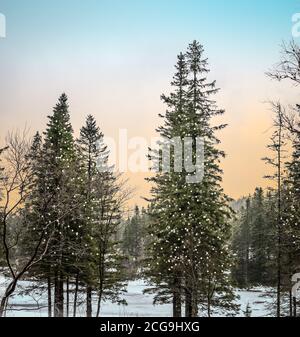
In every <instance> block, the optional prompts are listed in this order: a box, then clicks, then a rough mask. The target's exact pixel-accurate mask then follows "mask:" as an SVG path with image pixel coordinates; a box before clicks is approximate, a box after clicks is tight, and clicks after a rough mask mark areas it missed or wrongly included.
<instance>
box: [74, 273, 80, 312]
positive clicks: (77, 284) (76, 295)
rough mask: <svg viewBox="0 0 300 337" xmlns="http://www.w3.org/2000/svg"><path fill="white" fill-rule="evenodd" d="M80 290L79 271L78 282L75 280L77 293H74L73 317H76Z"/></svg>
mask: <svg viewBox="0 0 300 337" xmlns="http://www.w3.org/2000/svg"><path fill="white" fill-rule="evenodd" d="M78 288H79V271H78V272H77V274H76V280H75V293H74V306H73V317H76V309H77V298H78Z"/></svg>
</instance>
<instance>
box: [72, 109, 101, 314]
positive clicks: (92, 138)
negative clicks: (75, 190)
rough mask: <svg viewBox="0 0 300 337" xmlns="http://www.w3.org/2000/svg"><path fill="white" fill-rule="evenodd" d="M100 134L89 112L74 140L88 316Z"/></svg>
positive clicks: (90, 308)
mask: <svg viewBox="0 0 300 337" xmlns="http://www.w3.org/2000/svg"><path fill="white" fill-rule="evenodd" d="M102 138H103V134H102V133H101V132H100V129H99V127H98V126H97V123H96V121H95V119H94V117H93V116H91V115H89V116H88V117H87V119H86V125H85V126H83V127H82V128H81V130H80V138H79V139H78V145H79V152H80V160H81V165H83V169H84V173H85V174H84V177H85V178H84V180H85V187H84V191H83V193H84V197H85V203H84V207H83V209H82V212H83V215H82V216H83V218H84V230H83V235H82V237H81V240H82V245H83V246H84V247H86V248H85V254H84V258H83V261H82V268H81V269H82V276H83V278H84V281H85V284H87V288H86V297H87V311H86V312H87V317H91V316H92V290H93V288H94V287H95V282H94V270H95V269H96V264H95V259H94V254H95V243H94V240H93V239H92V238H93V232H94V229H93V228H94V226H95V219H96V216H97V212H100V206H99V200H97V195H96V193H95V186H94V184H95V180H96V179H98V178H99V175H98V172H99V167H98V164H99V162H100V161H102V162H103V163H105V162H106V161H107V148H106V146H104V145H103V142H102Z"/></svg>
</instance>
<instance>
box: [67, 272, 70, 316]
mask: <svg viewBox="0 0 300 337" xmlns="http://www.w3.org/2000/svg"><path fill="white" fill-rule="evenodd" d="M69 314H70V280H69V276H68V277H67V317H69Z"/></svg>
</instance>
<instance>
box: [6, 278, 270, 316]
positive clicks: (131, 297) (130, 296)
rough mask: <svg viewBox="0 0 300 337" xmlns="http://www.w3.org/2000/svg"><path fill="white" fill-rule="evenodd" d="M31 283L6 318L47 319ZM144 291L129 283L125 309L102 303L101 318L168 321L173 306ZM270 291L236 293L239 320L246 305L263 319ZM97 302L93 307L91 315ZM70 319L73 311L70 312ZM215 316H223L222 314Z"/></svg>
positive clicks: (44, 304) (43, 299)
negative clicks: (44, 317) (163, 319)
mask: <svg viewBox="0 0 300 337" xmlns="http://www.w3.org/2000/svg"><path fill="white" fill-rule="evenodd" d="M4 283H5V279H4V277H3V276H0V296H1V294H2V293H3V285H4ZM34 285H35V284H34V282H28V281H21V282H19V286H18V288H17V291H16V294H15V295H14V296H13V297H12V298H11V299H10V301H9V307H8V309H9V310H8V312H7V316H10V317H43V316H47V297H46V294H45V291H42V292H39V291H37V290H34V289H33V290H31V291H30V293H28V291H27V289H29V288H30V287H33V288H34ZM146 288H147V285H146V283H145V282H144V281H143V280H136V281H130V282H129V283H128V287H127V293H125V294H124V296H123V297H124V299H125V300H126V302H127V305H118V304H115V303H109V302H106V303H103V305H102V310H101V316H102V317H116V316H117V317H139V316H140V317H151V316H154V317H169V316H171V314H172V306H171V305H170V304H166V305H155V306H154V305H153V304H152V302H153V295H149V294H143V291H144V290H145V289H146ZM270 291H271V290H270V289H265V288H256V289H252V290H250V291H246V290H237V291H236V292H237V294H238V295H239V297H240V299H239V300H237V303H238V304H240V305H241V307H240V313H239V314H238V316H244V311H245V310H246V306H247V304H248V303H249V305H250V307H251V310H252V315H251V316H252V317H263V316H269V315H270V304H271V303H272V297H271V296H268V293H270ZM79 300H82V302H83V304H82V305H81V306H80V307H79V309H77V310H78V311H77V313H78V316H84V315H85V305H84V295H83V294H82V297H80V298H79ZM95 305H96V299H95V303H94V312H95V311H96V309H95ZM71 315H72V310H71ZM215 316H222V315H221V314H219V315H215Z"/></svg>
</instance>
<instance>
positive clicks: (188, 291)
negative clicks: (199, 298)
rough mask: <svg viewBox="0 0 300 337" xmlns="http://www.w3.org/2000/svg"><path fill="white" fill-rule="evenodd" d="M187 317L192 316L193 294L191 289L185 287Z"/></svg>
mask: <svg viewBox="0 0 300 337" xmlns="http://www.w3.org/2000/svg"><path fill="white" fill-rule="evenodd" d="M185 317H192V295H191V289H190V288H188V287H187V288H186V289H185Z"/></svg>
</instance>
